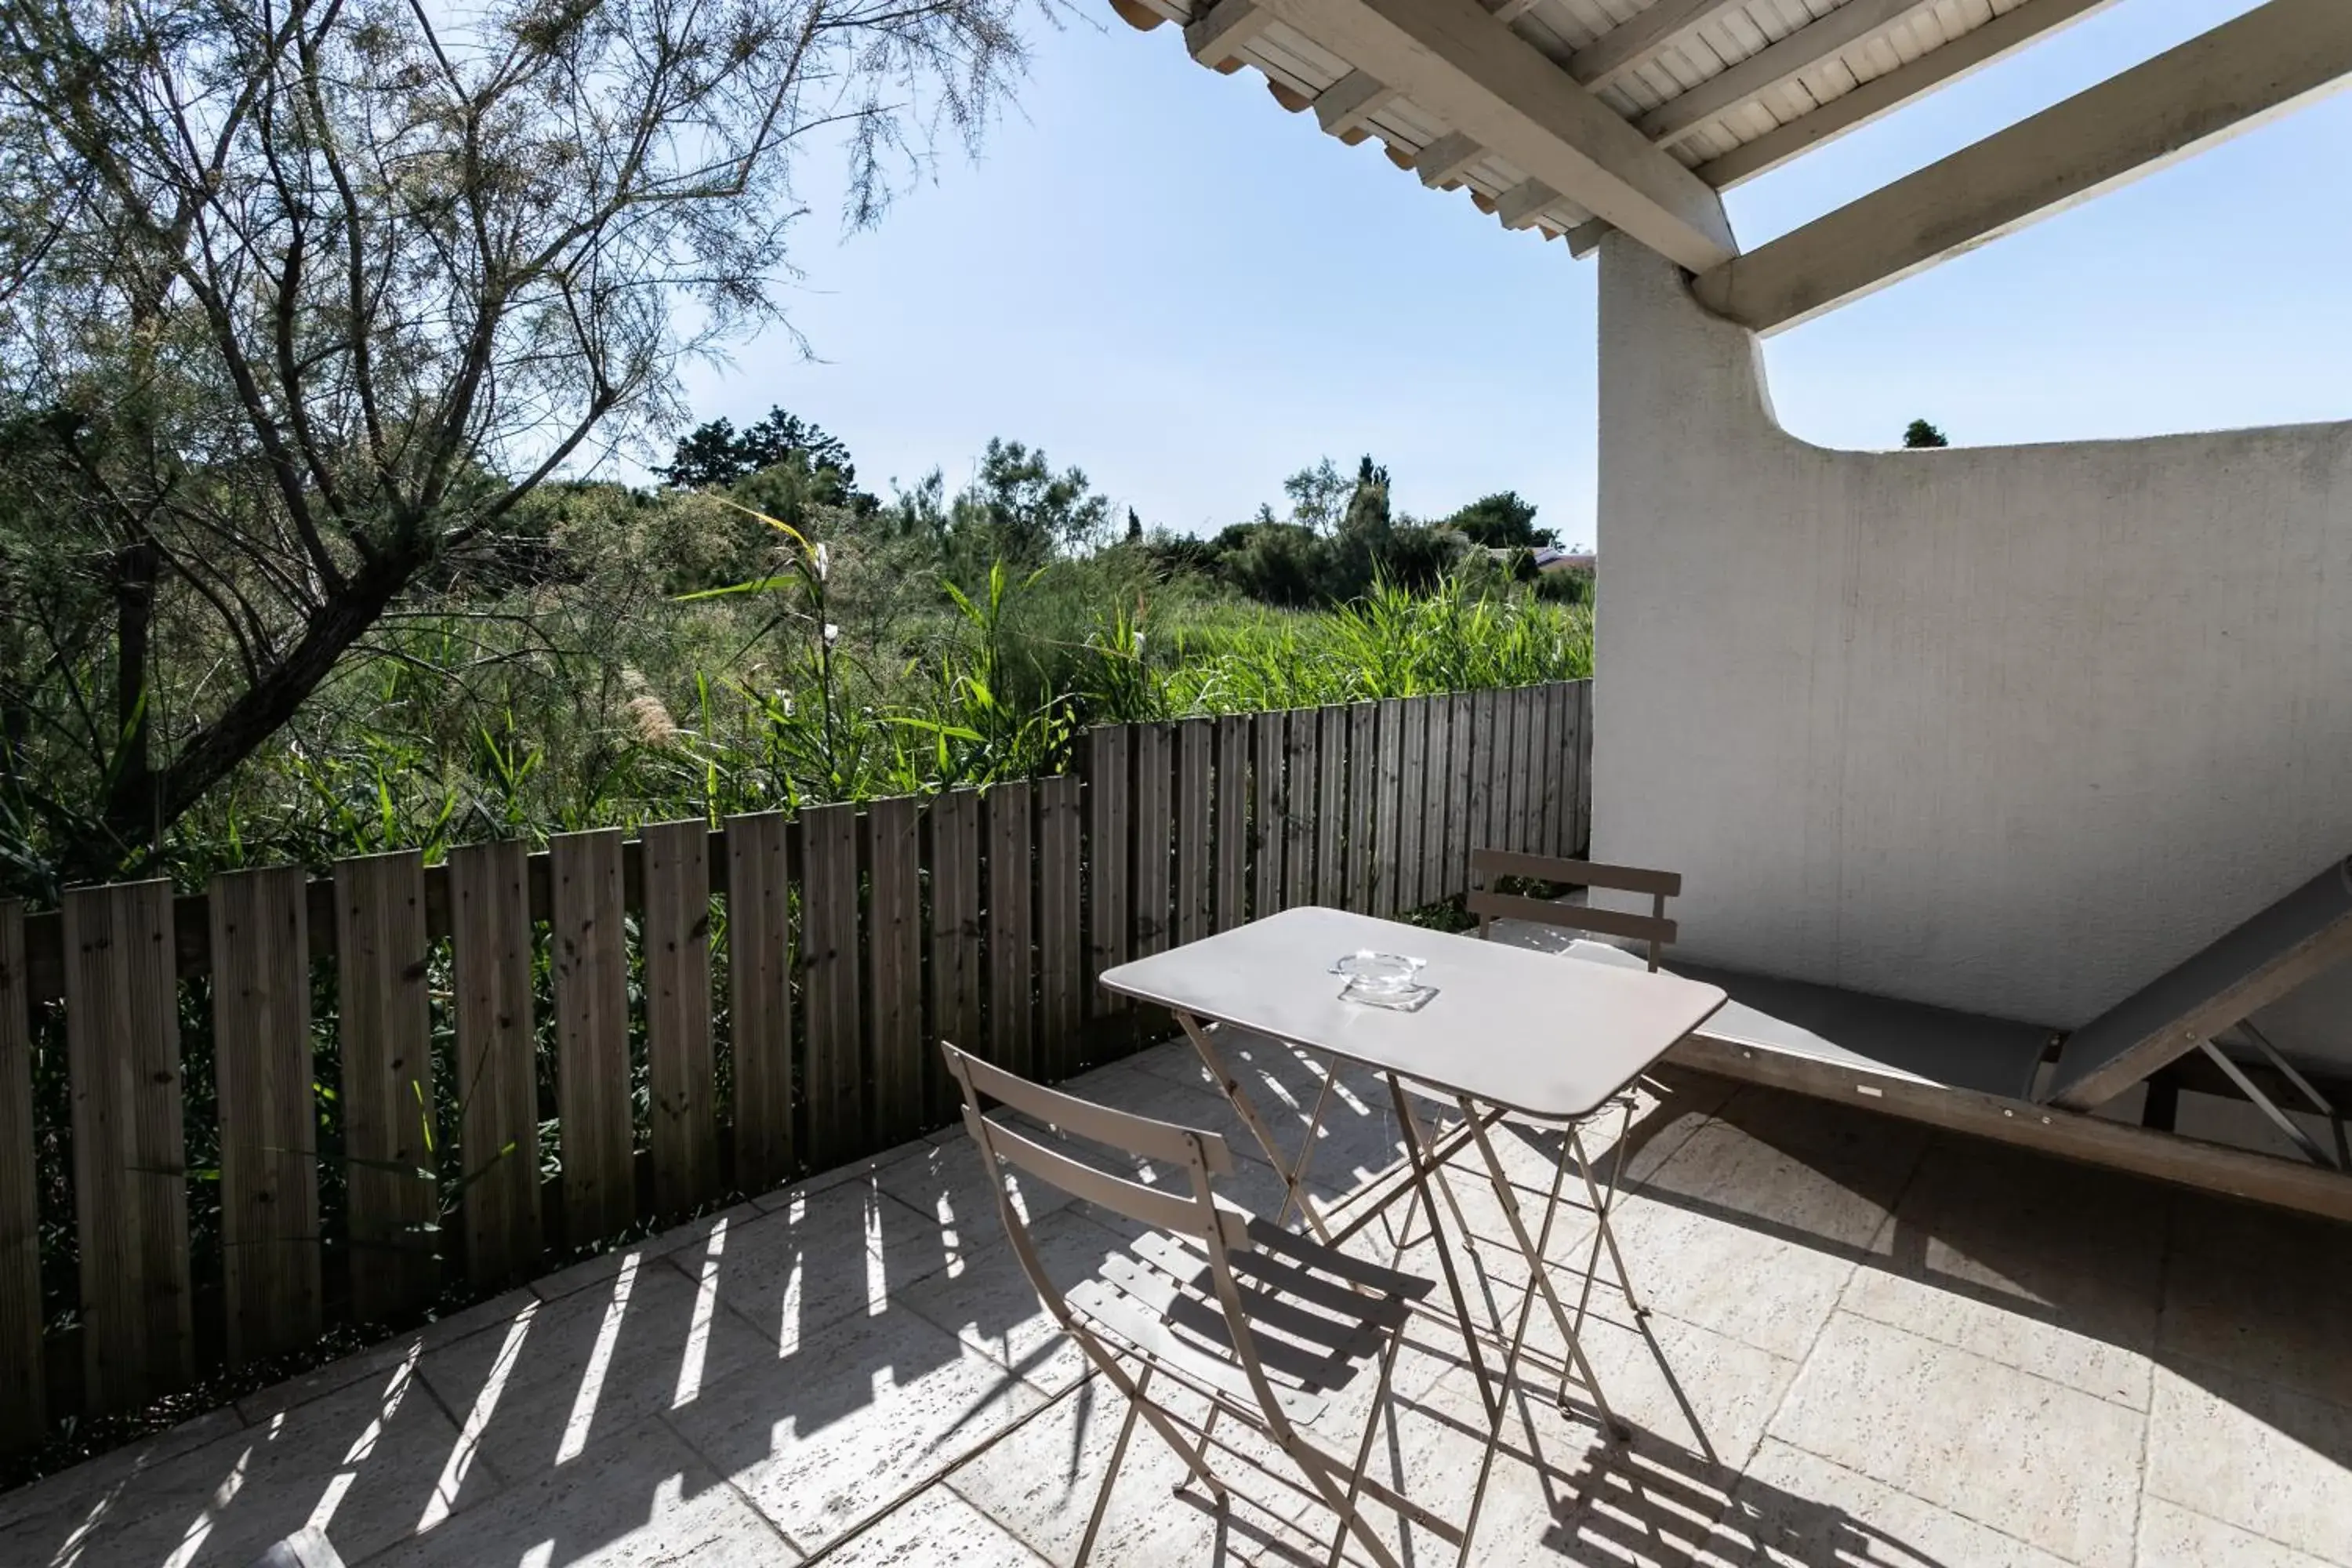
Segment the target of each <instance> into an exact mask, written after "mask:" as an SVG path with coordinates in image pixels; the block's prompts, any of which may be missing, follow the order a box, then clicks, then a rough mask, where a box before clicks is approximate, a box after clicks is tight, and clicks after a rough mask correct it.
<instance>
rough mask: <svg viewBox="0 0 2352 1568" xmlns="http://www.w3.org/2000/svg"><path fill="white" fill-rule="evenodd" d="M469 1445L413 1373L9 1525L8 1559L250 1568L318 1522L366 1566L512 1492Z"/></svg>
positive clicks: (0, 1553) (1, 1548)
mask: <svg viewBox="0 0 2352 1568" xmlns="http://www.w3.org/2000/svg"><path fill="white" fill-rule="evenodd" d="M460 1452H461V1451H460V1449H459V1446H458V1429H457V1426H456V1425H455V1424H453V1423H452V1422H451V1421H450V1419H449V1417H448V1416H447V1415H445V1414H444V1413H443V1412H442V1410H441V1408H440V1407H439V1406H438V1405H436V1404H435V1403H434V1400H433V1396H432V1394H430V1393H429V1392H428V1391H427V1390H426V1389H425V1387H424V1386H423V1384H422V1382H421V1381H420V1380H419V1379H418V1378H417V1377H416V1376H415V1374H414V1373H413V1371H411V1370H409V1369H407V1368H405V1367H403V1368H399V1369H395V1372H394V1373H393V1374H392V1375H390V1376H387V1377H386V1378H385V1379H383V1381H382V1382H376V1381H373V1380H372V1381H370V1382H367V1383H362V1384H354V1385H352V1386H351V1387H348V1388H346V1389H344V1390H342V1391H341V1392H340V1393H337V1394H331V1395H329V1396H327V1397H325V1398H322V1399H316V1400H312V1401H310V1402H309V1403H308V1404H304V1405H298V1406H296V1407H295V1408H293V1409H292V1410H289V1411H288V1412H286V1413H284V1414H283V1415H273V1416H271V1417H269V1418H268V1419H267V1420H265V1421H263V1422H260V1423H258V1424H257V1425H255V1426H248V1427H245V1428H243V1429H241V1430H238V1431H235V1432H231V1433H229V1434H227V1435H226V1436H220V1437H216V1438H215V1439H213V1440H212V1441H210V1442H207V1443H204V1444H202V1445H200V1446H198V1447H194V1448H192V1449H189V1450H186V1451H184V1452H182V1453H180V1454H178V1455H176V1456H174V1457H173V1458H168V1459H164V1460H162V1461H160V1462H158V1463H154V1464H152V1465H149V1466H147V1467H145V1468H141V1469H139V1470H137V1471H135V1472H120V1473H118V1474H117V1475H116V1477H115V1479H114V1480H113V1481H112V1482H110V1484H109V1485H108V1486H107V1487H106V1488H104V1489H102V1490H101V1491H100V1493H99V1494H98V1496H97V1497H95V1498H92V1499H90V1500H89V1501H87V1502H86V1503H84V1504H82V1505H80V1506H78V1507H70V1508H68V1509H65V1510H51V1511H49V1512H46V1513H43V1514H40V1515H37V1516H36V1517H33V1518H28V1519H25V1520H21V1521H19V1522H17V1523H16V1524H15V1525H12V1526H9V1527H7V1528H6V1529H5V1530H0V1563H9V1564H11V1565H12V1568H13V1565H14V1564H16V1563H27V1564H45V1563H66V1562H71V1563H76V1564H78V1565H79V1568H99V1565H100V1564H103V1565H105V1568H159V1565H161V1564H163V1563H165V1562H166V1561H169V1562H171V1563H173V1568H204V1565H215V1564H217V1565H225V1568H245V1565H246V1564H247V1563H251V1562H252V1561H253V1559H254V1558H256V1557H257V1556H259V1555H260V1554H261V1552H263V1551H264V1550H265V1549H266V1548H267V1547H268V1546H269V1545H270V1544H271V1543H272V1542H277V1541H278V1540H281V1539H283V1538H284V1537H286V1536H288V1535H290V1534H292V1533H293V1532H294V1531H298V1530H299V1529H301V1528H302V1526H303V1525H304V1524H305V1523H307V1522H317V1523H320V1525H321V1526H322V1527H323V1528H324V1529H326V1530H327V1531H328V1532H329V1535H330V1537H331V1539H332V1540H333V1541H334V1542H335V1544H336V1546H337V1548H338V1549H339V1550H340V1551H341V1552H342V1553H343V1554H344V1555H345V1557H346V1558H347V1559H349V1560H352V1561H354V1562H356V1561H359V1560H361V1559H363V1558H365V1557H366V1556H367V1555H369V1554H370V1553H372V1552H377V1551H380V1550H381V1549H383V1547H386V1546H389V1545H391V1544H393V1543H394V1542H398V1541H400V1540H403V1539H404V1538H405V1537H407V1536H408V1535H409V1534H411V1533H413V1532H414V1531H415V1530H416V1529H417V1527H418V1525H419V1524H420V1523H421V1522H422V1521H425V1520H426V1519H428V1518H439V1517H441V1516H442V1515H444V1514H445V1513H446V1512H449V1511H451V1510H464V1509H467V1508H470V1507H472V1506H473V1505H474V1504H476V1503H478V1502H480V1501H482V1500H484V1499H486V1498H488V1497H490V1496H492V1495H493V1494H495V1493H497V1492H498V1491H499V1477H498V1476H497V1475H496V1474H494V1473H493V1472H492V1471H491V1469H490V1468H489V1467H488V1466H487V1465H484V1464H481V1463H478V1462H476V1463H471V1464H467V1463H464V1462H462V1460H461V1459H460V1458H459V1456H460ZM76 1548H78V1554H77V1552H76V1550H75V1549H76Z"/></svg>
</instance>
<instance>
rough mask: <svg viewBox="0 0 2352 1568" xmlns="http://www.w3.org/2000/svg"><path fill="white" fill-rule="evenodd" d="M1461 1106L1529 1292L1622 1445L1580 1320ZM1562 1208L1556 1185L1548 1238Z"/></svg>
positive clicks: (1481, 1129) (1477, 1124)
mask: <svg viewBox="0 0 2352 1568" xmlns="http://www.w3.org/2000/svg"><path fill="white" fill-rule="evenodd" d="M1461 1104H1462V1112H1463V1115H1464V1116H1465V1117H1466V1118H1467V1119H1468V1121H1469V1124H1470V1126H1471V1127H1472V1128H1473V1129H1474V1130H1475V1131H1474V1137H1475V1142H1477V1145H1478V1152H1479V1155H1480V1156H1481V1157H1482V1158H1483V1159H1484V1160H1485V1161H1486V1179H1487V1180H1488V1181H1490V1182H1492V1183H1493V1184H1495V1198H1496V1202H1497V1203H1499V1204H1500V1205H1502V1209H1503V1218H1504V1219H1505V1220H1506V1221H1507V1222H1508V1223H1509V1225H1510V1227H1511V1239H1512V1240H1513V1241H1514V1242H1516V1243H1517V1244H1518V1248H1519V1255H1520V1256H1521V1257H1522V1258H1525V1259H1526V1260H1527V1265H1528V1289H1529V1290H1530V1291H1535V1290H1540V1291H1542V1292H1543V1299H1544V1304H1545V1305H1546V1306H1548V1307H1549V1308H1550V1309H1551V1316H1552V1321H1553V1322H1554V1323H1556V1324H1557V1325H1559V1336H1560V1339H1561V1340H1562V1341H1563V1342H1565V1343H1566V1345H1567V1347H1568V1353H1569V1356H1570V1360H1572V1361H1573V1362H1574V1363H1576V1370H1577V1371H1578V1372H1580V1373H1582V1374H1583V1375H1584V1384H1585V1386H1586V1387H1587V1388H1589V1389H1591V1392H1592V1403H1593V1405H1594V1406H1595V1407H1596V1408H1598V1409H1599V1410H1600V1412H1601V1430H1602V1431H1604V1432H1606V1433H1608V1434H1609V1435H1610V1436H1613V1437H1616V1438H1618V1439H1619V1440H1620V1441H1622V1440H1623V1439H1624V1438H1626V1437H1628V1436H1631V1434H1630V1433H1629V1432H1628V1431H1627V1430H1626V1429H1625V1427H1624V1426H1622V1425H1621V1424H1620V1423H1619V1422H1618V1420H1617V1417H1616V1415H1615V1414H1614V1413H1613V1412H1612V1411H1611V1410H1610V1408H1609V1399H1608V1396H1607V1395H1606V1394H1602V1393H1601V1380H1600V1378H1598V1377H1597V1376H1595V1375H1594V1374H1593V1371H1592V1363H1591V1362H1590V1361H1588V1360H1586V1359H1585V1354H1584V1346H1583V1343H1582V1342H1581V1341H1580V1337H1579V1335H1578V1333H1577V1330H1578V1329H1579V1328H1580V1327H1581V1326H1582V1325H1581V1320H1579V1321H1576V1322H1571V1321H1570V1320H1569V1313H1568V1309H1567V1308H1566V1307H1565V1306H1563V1305H1562V1304H1561V1303H1560V1299H1559V1292H1558V1291H1556V1290H1554V1289H1552V1284H1551V1270H1550V1269H1549V1268H1547V1267H1546V1266H1545V1263H1544V1257H1543V1252H1542V1250H1541V1249H1540V1248H1539V1247H1537V1245H1536V1244H1535V1242H1534V1241H1533V1240H1532V1239H1530V1238H1529V1237H1528V1226H1527V1222H1526V1221H1525V1220H1523V1219H1521V1218H1520V1217H1519V1205H1518V1200H1517V1198H1515V1197H1513V1196H1512V1194H1511V1190H1510V1188H1511V1182H1510V1177H1509V1176H1508V1175H1507V1173H1505V1172H1504V1170H1503V1162H1502V1160H1501V1159H1500V1158H1499V1157H1498V1156H1496V1153H1495V1145H1494V1142H1493V1141H1492V1140H1491V1139H1489V1138H1488V1137H1487V1136H1486V1127H1485V1125H1484V1124H1483V1123H1482V1122H1481V1121H1479V1120H1478V1113H1477V1111H1476V1110H1475V1108H1474V1107H1473V1106H1472V1105H1471V1103H1470V1101H1469V1100H1468V1099H1467V1098H1465V1099H1464V1100H1462V1102H1461ZM1584 1179H1585V1184H1586V1185H1587V1187H1588V1188H1589V1187H1590V1186H1591V1181H1592V1176H1591V1173H1590V1172H1587V1173H1585V1178H1584ZM1558 1207H1559V1187H1558V1185H1557V1184H1555V1185H1554V1187H1553V1189H1552V1196H1551V1200H1550V1202H1549V1203H1548V1204H1547V1205H1545V1214H1544V1234H1545V1236H1546V1237H1547V1238H1549V1236H1550V1234H1551V1222H1552V1214H1553V1212H1555V1211H1556V1210H1557V1209H1558ZM1601 1223H1602V1224H1603V1225H1605V1224H1606V1223H1607V1218H1606V1216H1605V1215H1604V1216H1602V1219H1601ZM1596 1261H1597V1259H1596ZM1519 1305H1520V1308H1521V1310H1522V1316H1523V1318H1524V1312H1525V1309H1526V1306H1527V1303H1526V1302H1525V1301H1524V1300H1522V1301H1521V1302H1520V1303H1519ZM1510 1370H1511V1369H1510V1368H1509V1367H1506V1368H1505V1373H1506V1374H1508V1373H1509V1372H1510ZM1563 1403H1564V1402H1563Z"/></svg>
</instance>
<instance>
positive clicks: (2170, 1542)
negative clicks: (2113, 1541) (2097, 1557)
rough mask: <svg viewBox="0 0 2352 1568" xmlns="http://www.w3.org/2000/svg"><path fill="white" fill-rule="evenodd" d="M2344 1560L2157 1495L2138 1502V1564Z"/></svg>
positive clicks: (2308, 1567) (2323, 1564)
mask: <svg viewBox="0 0 2352 1568" xmlns="http://www.w3.org/2000/svg"><path fill="white" fill-rule="evenodd" d="M2344 1561H2345V1559H2344V1558H2342V1557H2337V1558H2336V1559H2335V1560H2334V1561H2333V1562H2330V1561H2329V1560H2328V1559H2326V1558H2324V1557H2314V1556H2311V1555H2310V1554H2309V1553H2307V1552H2297V1551H2295V1550H2294V1548H2293V1547H2289V1546H2281V1545H2280V1544H2279V1543H2278V1542H2274V1541H2265V1540H2263V1538H2262V1537H2261V1536H2259V1535H2249V1534H2247V1533H2246V1532H2245V1531H2242V1530H2240V1529H2239V1528H2237V1527H2236V1526H2235V1525H2231V1524H2224V1523H2222V1522H2221V1521H2220V1520H2218V1519H2209V1518H2207V1517H2206V1516H2205V1515H2203V1514H2201V1513H2198V1512H2196V1511H2194V1510H2190V1509H2185V1508H2182V1507H2180V1506H2179V1505H2178V1504H2176V1503H2169V1502H2167V1501H2165V1500H2163V1499H2162V1498H2159V1497H2147V1498H2143V1499H2142V1500H2141V1501H2140V1510H2139V1563H2138V1568H2342V1564H2343V1563H2344Z"/></svg>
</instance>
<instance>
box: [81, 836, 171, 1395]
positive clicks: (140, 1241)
mask: <svg viewBox="0 0 2352 1568" xmlns="http://www.w3.org/2000/svg"><path fill="white" fill-rule="evenodd" d="M64 905H65V910H64V912H65V921H64V931H65V959H66V974H65V981H66V1058H67V1070H68V1076H69V1078H70V1079H71V1088H72V1094H73V1154H74V1159H73V1163H74V1218H75V1222H76V1229H77V1233H78V1235H79V1240H80V1250H81V1312H82V1352H83V1366H84V1373H83V1383H84V1398H85V1401H86V1403H87V1405H88V1408H89V1410H90V1412H92V1413H93V1414H96V1413H103V1412H111V1411H118V1410H129V1409H134V1408H136V1407H138V1406H139V1405H143V1404H145V1403H146V1402H147V1401H148V1400H149V1399H151V1398H153V1397H154V1396H155V1395H157V1394H166V1393H169V1392H171V1391H172V1390H173V1389H176V1388H178V1387H181V1386H182V1385H184V1384H186V1383H187V1381H188V1379H189V1378H190V1376H191V1375H192V1374H193V1373H194V1361H195V1355H194V1351H195V1339H194V1329H193V1326H192V1321H191V1315H190V1300H189V1279H188V1200H187V1177H188V1171H187V1156H186V1152H185V1145H184V1143H183V1142H182V1138H181V1119H180V1117H181V1113H180V1087H181V1084H180V1080H181V1071H180V1005H179V984H178V976H177V973H176V970H175V966H174V964H173V959H172V952H173V939H172V885H171V884H170V883H169V882H160V881H159V882H131V883H126V884H123V885H121V886H118V887H107V888H75V889H68V891H67V893H66V896H65V900H64Z"/></svg>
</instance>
